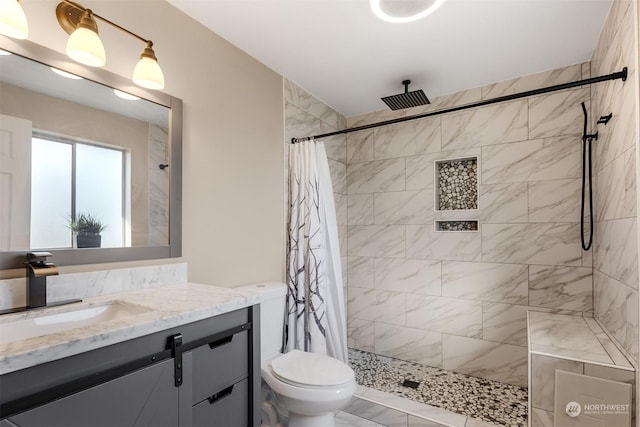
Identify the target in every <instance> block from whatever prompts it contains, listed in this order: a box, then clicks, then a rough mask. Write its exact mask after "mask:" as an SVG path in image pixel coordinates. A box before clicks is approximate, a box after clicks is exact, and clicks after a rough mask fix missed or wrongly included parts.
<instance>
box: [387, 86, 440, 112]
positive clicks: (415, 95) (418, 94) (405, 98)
mask: <svg viewBox="0 0 640 427" xmlns="http://www.w3.org/2000/svg"><path fill="white" fill-rule="evenodd" d="M402 84H403V85H404V93H399V94H398V95H391V96H385V97H384V98H380V99H382V100H383V101H384V103H385V104H387V106H388V107H389V108H391V109H392V110H402V109H404V108H411V107H418V106H420V105H427V104H431V101H429V98H427V95H425V94H424V92H423V91H422V89H420V90H413V91H411V92H409V85H410V84H411V80H403V81H402Z"/></svg>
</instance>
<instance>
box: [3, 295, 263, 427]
mask: <svg viewBox="0 0 640 427" xmlns="http://www.w3.org/2000/svg"><path fill="white" fill-rule="evenodd" d="M258 310H259V307H258V306H253V307H249V308H246V309H241V310H236V311H233V312H230V313H226V314H222V315H219V316H216V317H213V318H209V319H204V320H201V321H198V322H194V323H190V324H187V325H184V326H181V327H176V328H172V329H169V330H166V331H162V332H157V333H154V334H151V335H147V336H144V337H140V338H136V339H133V340H130V341H126V342H122V343H118V344H114V345H111V346H108V347H104V348H100V349H97V350H92V351H89V352H86V353H81V354H78V355H75V356H71V357H68V358H65V359H60V360H56V361H53V362H49V363H46V364H43V365H37V366H34V367H32V368H28V369H24V370H22V371H16V372H12V373H9V374H5V375H3V376H1V377H0V403H1V405H2V406H1V407H0V427H14V426H18V427H39V426H42V427H45V426H46V427H58V426H60V427H62V426H64V427H76V426H77V427H92V426H96V427H125V426H127V427H128V426H131V427H134V426H154V427H156V426H157V427H163V426H167V427H178V426H180V427H189V426H198V427H200V426H202V427H204V426H207V427H248V426H251V427H257V426H259V425H260V412H259V402H260V348H259V347H260V346H259V343H260V329H259V318H260V316H259V311H258Z"/></svg>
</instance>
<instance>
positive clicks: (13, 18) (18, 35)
mask: <svg viewBox="0 0 640 427" xmlns="http://www.w3.org/2000/svg"><path fill="white" fill-rule="evenodd" d="M0 34H2V35H5V36H7V37H11V38H14V39H26V38H27V36H28V35H29V26H28V25H27V17H26V16H25V14H24V10H22V6H20V3H18V0H0Z"/></svg>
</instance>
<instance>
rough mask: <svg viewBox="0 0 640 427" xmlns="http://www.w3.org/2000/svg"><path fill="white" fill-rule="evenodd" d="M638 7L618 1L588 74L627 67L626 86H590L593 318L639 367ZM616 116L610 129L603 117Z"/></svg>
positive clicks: (613, 83)
mask: <svg viewBox="0 0 640 427" xmlns="http://www.w3.org/2000/svg"><path fill="white" fill-rule="evenodd" d="M636 8H637V1H636V0H614V1H613V4H612V6H611V10H610V12H609V16H608V17H607V20H606V22H605V25H604V28H603V29H602V33H601V35H600V39H599V40H598V43H597V45H596V49H595V51H594V54H593V58H592V61H591V72H592V73H593V74H594V75H602V74H607V73H612V72H614V71H620V70H621V69H622V67H627V68H628V73H629V76H628V78H627V80H626V81H625V82H622V81H621V80H616V81H610V82H606V83H603V84H599V85H595V86H593V87H592V99H591V117H592V122H591V127H592V129H593V130H595V131H597V132H598V140H597V141H594V143H593V164H594V220H595V225H594V229H595V235H594V244H593V289H594V291H593V304H594V315H595V317H596V318H597V319H598V320H599V321H600V322H601V323H602V325H603V326H604V327H605V329H606V331H607V333H608V334H609V335H610V336H612V337H613V338H614V339H615V340H616V341H617V343H618V344H619V345H621V346H622V347H623V348H624V350H625V351H626V354H627V356H628V357H630V358H631V359H632V360H634V361H635V363H636V364H637V363H638V362H639V361H640V359H639V354H638V341H639V338H638V337H639V334H638V319H639V316H640V313H639V312H638V234H637V220H638V217H637V207H636V206H637V180H636V176H637V170H636V165H637V163H636V162H637V160H636V157H637V155H638V154H637V153H636V150H637V140H638V129H637V125H636V117H637V115H638V106H637V101H636V97H637V93H636V92H637V87H638V73H637V70H636V68H637V62H636V53H637V50H638V46H637V40H636V39H637V37H636V34H635V32H636V29H635V28H636V23H635V19H636V18H635V16H636V14H635V9H636ZM609 113H612V114H613V118H612V120H611V121H610V122H609V123H608V124H607V126H602V125H596V124H595V121H596V120H597V118H598V117H600V116H602V115H606V114H609Z"/></svg>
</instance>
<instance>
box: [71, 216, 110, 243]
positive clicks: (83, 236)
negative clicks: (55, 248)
mask: <svg viewBox="0 0 640 427" xmlns="http://www.w3.org/2000/svg"><path fill="white" fill-rule="evenodd" d="M69 228H70V229H71V232H72V233H73V239H74V241H75V245H74V247H76V248H99V247H100V242H101V239H102V236H100V233H101V232H102V231H104V230H105V229H106V228H107V226H106V225H104V224H103V223H102V222H101V221H100V220H99V219H98V218H97V217H95V216H93V215H91V214H88V213H79V214H78V215H77V216H76V219H75V220H74V219H71V220H69Z"/></svg>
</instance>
